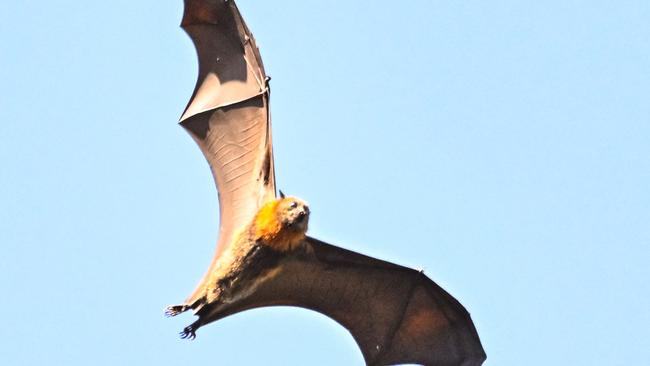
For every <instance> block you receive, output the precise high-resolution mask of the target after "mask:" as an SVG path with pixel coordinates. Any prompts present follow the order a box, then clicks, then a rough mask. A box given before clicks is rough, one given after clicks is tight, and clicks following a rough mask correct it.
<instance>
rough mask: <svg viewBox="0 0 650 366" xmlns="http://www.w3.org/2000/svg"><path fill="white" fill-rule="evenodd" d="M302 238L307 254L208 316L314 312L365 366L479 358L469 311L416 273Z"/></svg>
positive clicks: (467, 362) (459, 364) (458, 365)
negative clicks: (279, 309)
mask: <svg viewBox="0 0 650 366" xmlns="http://www.w3.org/2000/svg"><path fill="white" fill-rule="evenodd" d="M306 240H307V242H308V245H309V246H311V247H312V248H313V255H306V256H304V257H303V256H296V257H292V258H289V259H286V260H285V261H284V262H283V263H282V264H281V265H280V266H279V268H280V270H279V271H278V272H277V273H275V274H274V275H273V277H272V278H271V279H269V280H267V281H266V282H264V283H263V284H260V285H259V287H258V288H257V289H256V290H255V292H254V293H253V294H252V295H251V296H249V297H248V298H246V299H243V301H241V302H239V303H237V304H233V306H232V307H229V308H224V309H223V310H222V311H221V312H220V313H219V314H215V313H212V316H215V318H223V317H225V316H227V315H230V314H234V313H236V312H240V311H242V310H246V309H252V308H257V307H262V306H273V305H289V306H299V307H303V308H307V309H311V310H315V311H318V312H320V313H322V314H325V315H327V316H328V317H330V318H332V319H334V320H335V321H337V322H338V323H340V324H341V325H343V326H344V327H345V328H347V329H348V330H349V331H350V333H351V334H352V336H353V337H354V339H355V340H356V342H357V344H358V345H359V347H360V348H361V351H362V353H363V357H364V359H365V361H366V363H367V364H368V365H377V366H378V365H395V364H404V363H416V364H422V365H431V366H439V365H442V366H479V365H481V364H482V363H483V361H484V360H485V359H486V356H485V352H484V350H483V347H482V346H481V341H480V339H479V336H478V333H477V332H476V328H475V327H474V324H473V323H472V320H471V318H470V315H469V313H468V312H467V311H466V310H465V308H464V307H463V306H462V305H461V304H460V303H459V302H458V301H457V300H456V299H454V298H453V297H452V296H451V295H450V294H449V293H447V292H446V291H445V290H443V289H442V288H441V287H440V286H438V285H437V284H436V283H435V282H433V281H432V280H430V279H429V278H428V277H427V276H425V275H424V274H423V273H422V272H421V271H416V270H413V269H410V268H406V267H402V266H399V265H396V264H392V263H389V262H384V261H381V260H378V259H375V258H371V257H367V256H365V255H362V254H359V253H356V252H352V251H349V250H346V249H342V248H339V247H336V246H333V245H330V244H326V243H324V242H321V241H319V240H316V239H313V238H309V237H308V238H307V239H306ZM214 320H217V319H210V321H214Z"/></svg>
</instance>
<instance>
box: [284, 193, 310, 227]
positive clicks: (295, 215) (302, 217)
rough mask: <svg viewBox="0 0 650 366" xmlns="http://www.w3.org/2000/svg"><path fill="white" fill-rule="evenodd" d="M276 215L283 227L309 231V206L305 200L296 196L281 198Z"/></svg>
mask: <svg viewBox="0 0 650 366" xmlns="http://www.w3.org/2000/svg"><path fill="white" fill-rule="evenodd" d="M276 215H277V218H278V221H280V223H281V224H282V226H283V227H285V228H287V229H290V230H295V231H299V232H303V233H304V232H305V231H307V224H308V221H309V206H307V203H306V202H305V201H303V200H301V199H299V198H296V197H286V198H281V199H280V202H279V203H278V205H277V207H276Z"/></svg>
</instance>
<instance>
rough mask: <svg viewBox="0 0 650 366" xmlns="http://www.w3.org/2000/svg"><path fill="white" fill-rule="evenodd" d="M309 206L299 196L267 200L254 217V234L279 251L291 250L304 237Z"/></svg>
mask: <svg viewBox="0 0 650 366" xmlns="http://www.w3.org/2000/svg"><path fill="white" fill-rule="evenodd" d="M308 222H309V206H307V203H306V202H305V201H303V200H301V199H300V198H296V197H282V198H280V199H277V200H274V201H271V202H268V203H267V204H265V205H264V206H262V208H261V209H260V210H259V211H258V212H257V215H256V217H255V222H254V225H255V236H256V237H257V238H258V239H261V240H262V241H263V242H265V243H267V244H268V245H271V246H273V247H274V248H276V249H278V250H280V251H286V250H292V249H294V248H295V247H296V246H297V245H299V244H300V243H301V242H302V240H303V239H304V238H305V233H306V232H307V225H308Z"/></svg>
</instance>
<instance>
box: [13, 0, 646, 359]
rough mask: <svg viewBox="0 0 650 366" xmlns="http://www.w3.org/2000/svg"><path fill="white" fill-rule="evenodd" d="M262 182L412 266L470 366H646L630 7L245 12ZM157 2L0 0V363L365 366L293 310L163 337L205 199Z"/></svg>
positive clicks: (639, 105)
mask: <svg viewBox="0 0 650 366" xmlns="http://www.w3.org/2000/svg"><path fill="white" fill-rule="evenodd" d="M238 4H239V7H240V10H241V12H242V14H243V15H244V17H245V19H246V20H247V22H248V25H249V27H250V28H251V30H252V31H253V32H254V34H255V36H256V38H257V40H258V44H259V46H260V48H261V52H262V56H263V58H264V62H265V66H266V70H267V72H268V74H269V75H270V76H272V77H273V81H272V89H273V95H272V111H273V138H274V143H275V159H276V169H277V171H276V174H277V181H278V185H279V188H281V189H282V190H283V191H285V192H286V193H288V194H292V195H296V196H299V197H302V198H304V199H306V200H307V201H308V202H309V203H310V207H311V209H312V217H311V224H310V233H311V234H312V235H313V236H316V237H318V238H320V239H322V240H325V241H328V242H330V243H333V244H337V245H340V246H343V247H346V248H349V249H352V250H356V251H361V252H363V253H366V254H369V255H373V256H376V257H379V258H382V259H388V260H391V261H394V262H397V263H400V264H403V265H407V266H411V267H415V268H424V269H425V270H426V273H427V274H428V275H429V276H430V277H431V278H432V279H434V280H435V281H436V282H438V283H439V284H440V285H441V286H443V287H444V288H446V289H447V290H448V291H449V292H451V293H452V294H453V295H454V296H455V297H456V298H458V299H459V300H460V301H461V302H462V303H463V304H464V305H465V306H466V307H467V309H468V310H469V311H470V312H471V314H472V317H473V319H474V322H475V324H476V327H477V329H478V331H479V334H480V336H481V339H482V342H483V345H484V347H485V350H486V352H487V354H488V360H487V362H486V365H489V366H502V365H505V366H507V365H512V366H520V365H527V366H536V365H574V366H581V365H590V366H591V365H607V366H616V365H641V364H644V363H647V362H648V360H649V359H650V334H649V333H650V266H649V262H650V225H649V223H650V190H649V188H650V2H648V1H647V0H643V1H598V0H591V1H577V0H576V1H553V0H552V1H544V2H540V1H491V2H488V1H431V0H419V1H407V2H395V1H391V2H388V1H378V2H373V3H372V5H370V6H369V5H368V4H369V3H368V2H367V1H346V2H342V1H341V2H325V1H288V0H286V1H252V0H240V1H239V2H238ZM182 7H183V4H182V2H181V1H180V0H176V1H154V0H142V1H126V0H115V1H110V2H106V1H102V2H79V1H69V0H59V1H50V2H43V1H3V2H0V121H1V127H0V188H1V189H0V248H1V250H2V255H0V294H1V295H0V299H1V300H0V312H1V313H2V326H0V337H1V338H2V341H1V342H0V363H2V364H5V365H88V364H92V365H178V364H185V365H197V364H214V365H260V364H265V365H362V364H363V359H362V356H361V353H360V351H359V350H358V349H357V347H356V345H355V343H354V341H353V339H352V337H351V336H350V335H349V334H348V332H347V331H346V330H345V329H343V328H342V327H340V326H338V325H337V324H336V323H335V322H334V321H331V320H329V319H328V318H326V317H324V316H322V315H320V314H317V313H314V312H310V311H307V310H301V309H295V308H268V309H261V310H254V311H249V312H244V313H240V314H238V315H235V316H232V317H229V318H227V319H224V320H222V321H220V322H217V323H214V324H211V325H209V326H207V327H205V328H203V329H201V330H200V332H199V333H198V338H197V340H196V341H194V342H188V341H183V340H180V339H179V338H178V335H177V334H178V332H179V331H180V330H181V329H182V328H183V327H184V326H185V325H187V324H189V323H191V322H192V321H193V317H192V316H191V315H183V316H179V317H177V318H173V319H166V318H164V317H163V308H164V307H165V306H166V305H168V304H174V303H178V302H180V301H182V300H183V299H184V298H185V297H186V296H187V295H188V294H189V292H190V291H191V290H192V289H193V288H194V285H195V284H196V282H197V281H198V280H199V278H200V276H201V275H202V274H203V272H204V271H205V269H206V268H207V266H208V263H209V261H210V258H211V256H212V253H213V250H214V243H215V241H216V234H217V230H218V202H217V196H216V192H215V187H214V185H213V182H212V177H211V175H210V171H209V169H208V166H207V164H206V162H205V160H204V158H203V156H202V155H201V153H200V152H199V150H198V148H197V147H196V146H195V144H194V142H193V141H192V139H191V138H190V137H189V136H188V135H187V134H186V132H184V131H183V129H182V128H180V127H179V126H177V124H176V122H177V119H178V117H179V116H180V114H181V112H182V110H183V108H184V107H185V105H186V103H187V101H188V99H189V97H190V95H191V92H192V89H193V87H194V83H195V80H196V73H197V61H196V56H195V51H194V48H193V46H192V43H191V42H190V39H189V37H187V36H186V35H185V33H184V32H183V31H182V30H181V29H180V28H179V27H178V24H179V23H180V19H181V14H182V10H183V9H182Z"/></svg>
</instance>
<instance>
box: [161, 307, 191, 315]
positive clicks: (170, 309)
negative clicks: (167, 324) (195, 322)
mask: <svg viewBox="0 0 650 366" xmlns="http://www.w3.org/2000/svg"><path fill="white" fill-rule="evenodd" d="M188 310H190V307H189V306H187V305H170V306H168V307H167V308H165V316H166V317H172V316H176V315H178V314H180V313H184V312H186V311H188Z"/></svg>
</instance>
